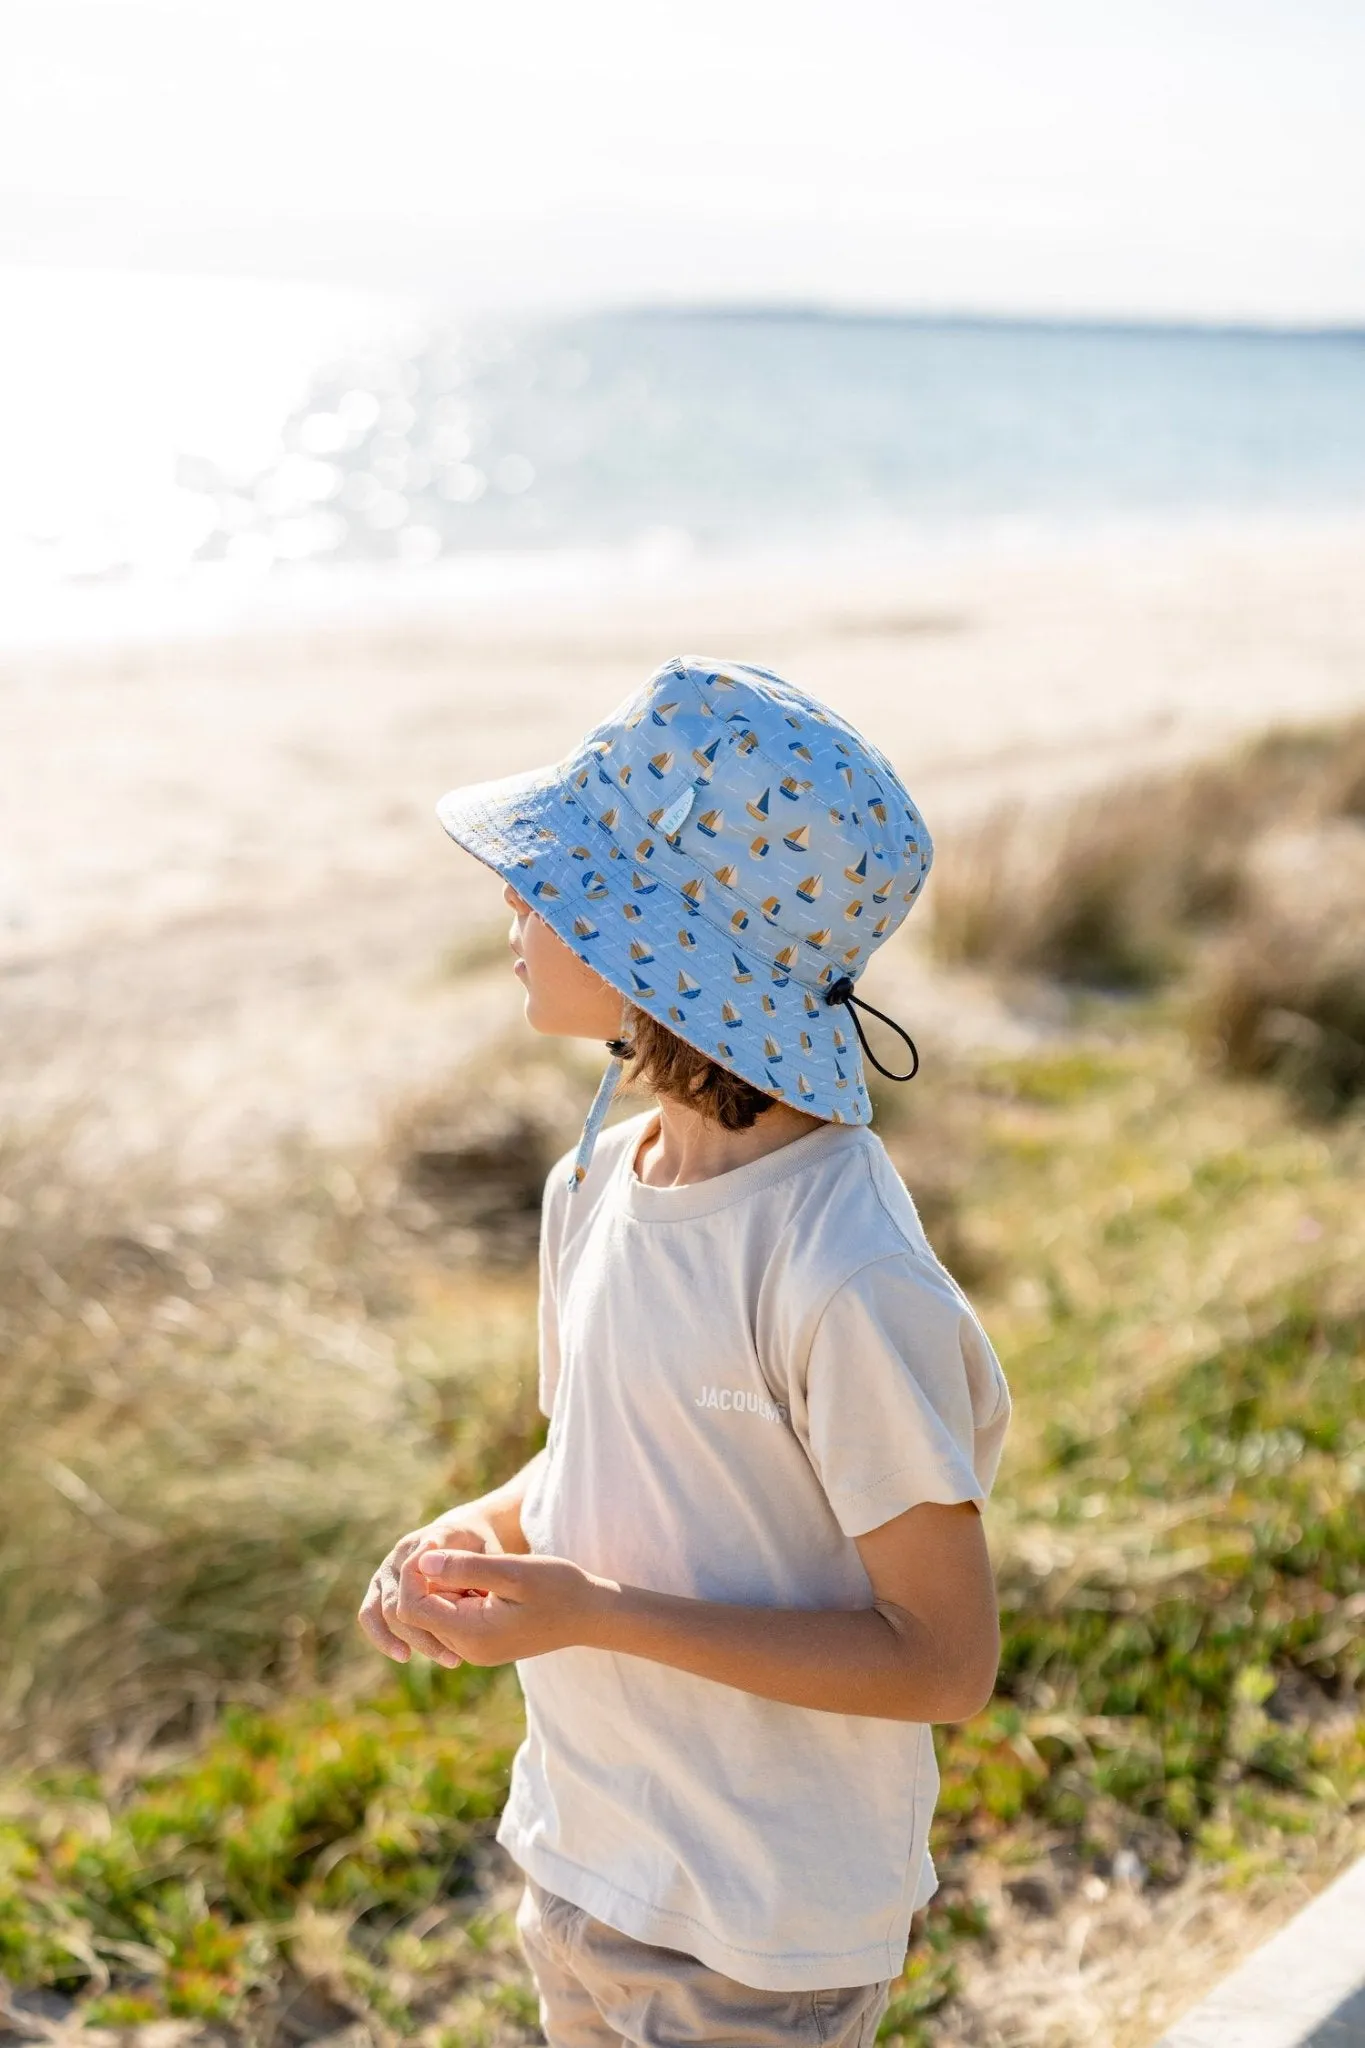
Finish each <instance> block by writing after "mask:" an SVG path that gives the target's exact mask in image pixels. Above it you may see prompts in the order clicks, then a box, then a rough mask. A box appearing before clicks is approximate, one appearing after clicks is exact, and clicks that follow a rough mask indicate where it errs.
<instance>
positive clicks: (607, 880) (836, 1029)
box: [436, 765, 872, 1124]
mask: <svg viewBox="0 0 1365 2048" xmlns="http://www.w3.org/2000/svg"><path fill="white" fill-rule="evenodd" d="M436 815H437V817H438V818H439V819H440V821H441V823H442V825H443V826H444V827H445V829H446V831H447V832H448V833H449V834H450V837H451V838H452V839H453V840H454V841H455V842H456V844H457V845H459V846H462V847H463V848H464V849H465V851H466V852H467V853H472V854H473V855H474V857H475V859H476V860H480V861H482V862H483V863H484V865H485V866H486V867H490V868H492V869H493V871H494V872H495V873H496V874H498V875H500V876H501V877H502V879H503V880H504V881H505V882H509V883H510V884H511V885H512V887H513V888H514V889H515V890H516V891H517V892H518V894H519V895H522V896H524V897H525V898H526V899H527V901H528V902H529V903H530V904H531V907H532V908H533V909H534V911H535V912H536V914H537V916H539V917H542V918H543V919H544V921H545V923H546V924H547V925H549V927H550V929H551V931H553V932H554V934H555V936H556V937H557V938H559V939H562V940H563V942H564V944H565V945H566V946H568V947H570V948H571V950H572V951H573V952H574V953H576V954H577V955H578V957H579V959H580V960H583V961H585V962H586V964H587V965H588V966H589V967H591V968H592V969H593V970H594V971H595V972H596V973H598V974H600V975H601V976H602V978H603V980H604V981H606V982H609V983H610V985H611V986H612V987H613V988H615V989H617V990H619V991H620V993H621V994H622V995H623V996H626V997H628V999H629V1000H630V1001H631V1002H632V1003H634V1004H636V1005H637V1006H638V1008H640V1009H641V1010H643V1011H645V1012H646V1014H647V1015H648V1016H651V1017H653V1018H655V1019H656V1021H657V1022H658V1023H660V1024H662V1025H664V1026H665V1027H666V1028H667V1029H668V1030H670V1031H672V1032H675V1033H676V1034H677V1036H678V1037H679V1038H683V1039H685V1040H686V1041H687V1043H688V1044H689V1045H692V1046H695V1047H696V1049H697V1050H698V1051H699V1052H703V1053H705V1054H706V1055H707V1056H708V1058H710V1059H713V1060H715V1061H717V1062H718V1063H719V1064H720V1065H721V1066H724V1067H727V1068H729V1070H730V1071H731V1072H732V1073H735V1074H738V1075H740V1076H741V1078H742V1079H744V1080H746V1081H748V1082H750V1083H751V1084H752V1085H753V1086H754V1087H755V1088H760V1089H762V1090H763V1092H764V1093H765V1094H768V1095H773V1096H775V1097H776V1098H777V1099H778V1100H779V1101H781V1102H786V1103H789V1104H790V1105H791V1106H792V1107H793V1108H794V1109H800V1110H803V1111H804V1112H805V1113H806V1114H807V1115H808V1116H816V1117H820V1118H822V1119H824V1120H825V1121H826V1122H829V1123H848V1124H865V1123H869V1122H870V1121H871V1118H872V1105H871V1102H870V1100H869V1098H868V1094H867V1088H866V1084H865V1081H864V1078H863V1067H862V1059H861V1055H860V1050H859V1045H858V1040H857V1036H856V1033H855V1032H854V1030H853V1027H852V1023H851V1018H850V1014H849V1013H848V1012H847V1011H846V1010H845V1009H843V1008H842V1006H837V1005H836V1006H831V1005H829V1004H828V1003H826V1002H824V1001H823V999H822V995H821V993H820V992H819V991H818V990H816V989H813V988H810V987H808V986H806V985H805V984H803V983H802V982H800V981H799V980H797V979H795V978H794V977H793V976H791V975H789V974H785V973H783V972H782V971H781V970H780V969H778V968H775V967H773V966H771V965H770V964H769V963H768V961H767V960H765V959H763V958H761V957H760V956H759V955H757V954H756V953H752V952H749V953H746V951H745V949H744V943H743V937H742V934H741V935H740V936H738V937H736V936H735V935H734V934H733V933H732V932H729V931H723V930H721V929H719V928H718V927H717V926H716V925H715V924H713V923H712V922H711V921H710V919H709V918H708V917H707V916H706V915H705V913H704V911H698V910H697V909H696V908H694V906H693V905H691V904H690V903H688V902H687V901H686V899H685V898H684V897H683V895H682V894H681V892H680V891H679V889H678V888H677V886H676V885H675V884H674V883H673V882H672V881H671V880H670V879H669V878H668V876H667V875H666V874H664V873H662V872H649V871H647V869H646V871H644V872H642V871H641V868H640V867H637V866H635V865H634V864H633V863H632V862H631V861H630V860H629V859H627V858H625V857H623V855H622V852H621V849H620V847H619V846H617V845H616V844H615V843H614V842H613V841H612V839H611V838H610V836H609V835H608V834H605V833H603V832H602V831H601V830H600V829H599V827H598V824H597V822H596V821H595V820H594V818H593V817H592V815H591V814H590V813H589V812H588V811H587V810H586V809H584V808H583V806H582V805H581V804H580V803H578V801H577V800H576V798H575V796H574V792H573V790H572V787H571V786H569V785H567V784H566V781H565V778H564V771H563V767H562V765H560V766H552V767H546V768H535V769H531V770H530V771H529V772H527V773H524V774H520V775H509V776H505V777H503V778H501V779H500V780H498V781H493V782H477V783H470V784H468V785H466V786H465V787H463V788H461V789H452V790H450V791H449V792H448V793H447V794H446V795H445V796H443V797H442V798H441V800H440V802H439V803H438V804H437V806H436ZM594 842H596V843H594Z"/></svg>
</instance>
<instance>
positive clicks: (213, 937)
mask: <svg viewBox="0 0 1365 2048" xmlns="http://www.w3.org/2000/svg"><path fill="white" fill-rule="evenodd" d="M336 573H337V574H338V575H339V576H340V575H342V574H343V573H344V572H343V571H341V570H340V569H338V571H337V572H336ZM403 588H404V589H405V590H407V591H408V592H412V591H414V590H417V589H419V588H420V586H419V585H418V583H417V580H416V579H412V578H410V579H408V581H407V583H406V584H405V585H404V586H403ZM674 652H701V653H711V654H715V655H717V656H723V657H731V658H739V659H750V660H755V661H758V662H761V663H763V664H764V665H766V666H770V667H772V668H775V669H776V670H777V671H778V672H779V673H781V674H783V675H785V676H788V677H789V678H790V679H791V680H793V681H795V682H797V683H799V684H801V685H802V686H803V687H805V688H807V689H809V690H811V691H812V692H814V693H815V694H816V695H817V696H819V697H821V698H823V699H824V700H825V701H827V702H828V703H830V704H831V705H833V706H835V707H836V708H837V709H838V710H839V711H841V712H843V713H845V714H846V715H848V716H849V717H851V718H852V719H853V720H854V721H855V722H856V723H858V724H859V725H862V726H864V727H865V728H866V729H867V731H868V732H869V733H870V734H871V735H872V736H873V737H874V738H875V739H876V740H877V741H878V743H879V744H880V745H881V746H882V747H883V749H884V750H885V751H886V752H887V753H888V754H889V755H890V756H891V758H892V759H893V761H894V762H895V764H896V766H897V768H898V769H899V770H900V772H901V773H902V774H903V776H904V778H905V780H906V782H907V784H908V785H909V787H910V788H911V790H912V791H913V793H914V794H915V796H916V798H917V800H918V801H919V802H920V803H921V805H922V807H923V809H924V811H925V814H926V816H927V818H928V821H929V823H930V826H931V829H933V830H934V831H935V833H936V835H937V837H938V839H939V841H940V847H941V849H942V850H945V851H946V849H947V848H948V847H950V845H951V839H952V833H953V831H954V828H956V827H958V826H960V825H962V824H964V823H965V822H967V821H969V820H971V819H972V818H975V817H979V816H980V815H981V814H982V813H983V812H984V811H986V810H988V809H989V808H990V807H992V806H993V805H996V804H1000V803H1011V804H1013V803H1023V804H1035V803H1041V802H1045V801H1047V800H1048V799H1049V798H1050V797H1052V796H1054V795H1056V794H1059V793H1062V792H1065V791H1067V790H1069V789H1073V788H1077V787H1080V786H1083V785H1086V784H1093V783H1096V782H1103V781H1105V780H1109V779H1113V778H1115V777H1117V776H1121V775H1124V774H1127V773H1130V772H1133V771H1136V770H1139V769H1141V768H1143V767H1145V766H1148V765H1153V764H1157V763H1161V762H1167V761H1172V760H1176V759H1180V758H1185V757H1190V756H1194V755H1197V754H1200V753H1204V752H1207V751H1210V750H1212V749H1215V748H1217V747H1220V746H1222V745H1224V744H1225V743H1226V742H1227V741H1229V740H1230V739H1231V738H1233V737H1235V736H1236V735H1238V734H1243V733H1250V732H1254V731H1259V730H1261V729H1263V728H1265V727H1266V726H1268V725H1271V724H1274V723H1277V722H1286V721H1311V720H1313V719H1317V718H1323V717H1327V716H1331V715H1338V714H1341V713H1344V712H1348V711H1351V710H1358V709H1360V708H1361V707H1362V706H1365V523H1362V524H1353V523H1350V522H1348V521H1346V520H1345V519H1341V518H1338V519H1335V520H1332V521H1319V522H1312V521H1297V522H1291V521H1289V520H1287V519H1286V520H1282V521H1279V522H1277V523H1273V524H1272V523H1270V522H1269V521H1267V522H1266V523H1264V524H1255V523H1252V522H1250V521H1248V520H1243V521H1241V522H1240V523H1221V524H1220V523H1217V522H1214V521H1207V522H1204V523H1202V524H1200V523H1197V522H1188V523H1186V524H1184V525H1167V526H1165V527H1164V528H1163V527H1159V526H1155V525H1154V526H1152V527H1151V528H1149V529H1146V530H1144V529H1142V528H1140V527H1136V526H1132V525H1130V526H1128V527H1127V528H1124V529H1120V528H1118V527H1111V528H1097V529H1096V530H1095V532H1094V533H1093V534H1092V535H1091V536H1090V537H1084V536H1082V535H1077V534H1073V535H1072V536H1071V537H1069V538H1061V537H1056V536H1054V537H1052V538H1044V537H1042V536H1041V535H1039V534H1037V533H1032V532H1030V533H1025V534H1020V535H1018V536H1016V537H1015V538H1013V539H1008V538H1000V537H996V538H995V539H993V540H991V541H990V542H989V543H988V542H985V541H981V540H977V541H968V540H965V539H964V540H960V541H959V542H956V543H954V544H952V545H948V544H945V545H944V546H942V547H941V548H935V549H931V548H928V547H921V548H919V549H917V550H914V551H908V550H907V551H905V552H904V553H902V554H901V555H900V556H899V557H897V556H895V555H893V554H891V553H889V552H887V551H883V552H881V553H879V554H876V555H869V556H868V557H867V558H862V557H860V556H858V554H857V553H856V552H855V551H853V550H851V549H849V548H848V547H844V548H842V549H841V550H840V551H839V552H838V553H837V555H832V556H830V557H828V558H822V557H821V556H819V555H818V554H815V553H812V554H811V555H809V556H808V557H807V558H805V559H803V560H802V561H800V562H796V561H794V560H791V559H788V560H782V559H779V558H773V559H771V560H769V561H766V562H764V561H762V560H758V559H753V558H751V559H747V560H741V559H737V558H729V559H727V560H726V561H725V562H724V563H723V564H714V565H709V566H708V565H706V564H689V563H687V562H682V563H679V564H674V565H670V566H667V568H666V569H660V570H659V571H658V572H657V573H655V574H652V575H648V576H645V575H639V574H636V575H634V576H630V577H626V576H622V577H619V578H617V579H616V581H615V582H613V581H612V579H611V578H610V577H598V578H595V579H592V580H585V582H584V585H583V587H582V588H581V589H578V590H575V589H574V587H573V586H572V584H571V583H567V584H561V586H560V587H558V588H549V589H545V588H542V589H541V590H539V591H538V592H537V591H535V590H531V589H528V590H527V591H526V592H524V593H522V594H521V595H518V594H517V593H516V592H515V591H512V592H510V593H509V592H506V591H505V592H503V593H502V594H501V595H500V596H498V597H497V599H496V601H495V600H493V599H487V600H484V601H477V602H476V601H474V600H472V599H465V600H463V601H461V602H459V603H455V602H452V603H448V604H444V605H442V604H439V603H436V602H433V601H432V600H431V599H430V598H424V599H422V600H421V601H420V602H419V601H417V599H416V598H414V597H411V596H409V597H407V598H405V599H404V601H403V602H402V603H398V602H395V603H394V605H393V606H392V607H391V609H390V612H389V615H388V616H384V615H382V614H381V613H379V612H377V611H375V610H373V609H372V610H371V611H370V612H368V613H366V614H364V615H362V616H358V617H354V618H349V619H346V618H342V619H340V620H339V621H338V622H337V623H335V624H328V623H327V622H326V621H324V620H316V619H314V620H310V621H308V622H307V623H303V624H299V625H287V624H280V625H275V626H272V627H271V628H269V629H268V630H265V629H260V628H258V629H255V630H239V631H236V632H230V633H222V634H218V635H207V636H199V637H194V638H184V639H181V640H178V641H169V640H158V639H154V638H149V637H144V638H142V639H140V640H136V641H134V640H129V641H127V642H124V643H123V644H117V645H106V646H102V647H100V648H98V649H97V650H94V651H92V650H90V649H67V650H60V649H52V648H48V649H44V648H42V647H34V646H27V647H23V648H15V649H13V650H11V651H9V652H5V653H0V728H2V729H3V741H2V742H0V810H2V811H3V817H4V821H5V825H4V843H3V852H2V853H0V1120H2V1121H3V1123H4V1125H5V1126H6V1127H8V1128H11V1129H13V1128H15V1127H24V1128H32V1127H35V1126H38V1125H47V1126H54V1125H55V1126H59V1127H61V1128H62V1129H63V1130H64V1131H66V1132H67V1133H68V1136H69V1149H70V1156H71V1158H72V1160H73V1162H75V1163H78V1164H79V1165H80V1166H81V1167H82V1168H83V1169H84V1170H89V1171H95V1172H98V1171H103V1170H105V1169H107V1168H111V1167H116V1166H118V1165H120V1164H121V1163H122V1162H124V1161H126V1160H128V1159H129V1158H134V1157H139V1156H143V1155H156V1156H158V1157H159V1158H161V1159H162V1160H163V1161H164V1160H169V1161H172V1162H173V1163H174V1165H175V1167H176V1169H177V1171H179V1172H183V1173H184V1174H186V1175H188V1176H190V1177H192V1178H196V1177H202V1176H206V1175H208V1176H211V1175H214V1174H218V1173H221V1172H224V1171H228V1170H235V1169H237V1168H242V1167H247V1166H253V1165H259V1163H260V1161H261V1159H262V1157H263V1156H264V1155H265V1154H266V1153H268V1152H269V1150H270V1148H271V1147H272V1146H274V1145H277V1144H278V1143H279V1142H280V1141H281V1140H284V1139H289V1138H303V1139H306V1140H308V1141H316V1142H320V1143H324V1144H330V1143H350V1142H363V1141H365V1140H366V1139H368V1138H369V1137H370V1136H372V1135H373V1133H374V1131H375V1130H376V1129H377V1128H378V1127H379V1126H380V1125H381V1123H382V1121H383V1119H384V1118H385V1117H386V1116H387V1115H389V1114H390V1113H391V1112H392V1110H393V1108H394V1106H395V1105H396V1104H399V1103H401V1102H402V1101H404V1100H405V1099H408V1098H409V1097H411V1096H412V1095H414V1094H420V1093H421V1092H423V1091H425V1090H430V1089H432V1088H435V1087H436V1086H438V1085H439V1083H440V1081H441V1079H442V1077H443V1076H444V1075H445V1074H447V1073H448V1072H449V1071H450V1069H451V1068H452V1066H453V1065H455V1064H457V1063H458V1062H459V1061H461V1060H462V1059H464V1058H466V1057H467V1056H468V1055H469V1054H470V1053H471V1052H472V1051H473V1050H475V1049H476V1048H477V1047H478V1045H480V1044H481V1043H483V1042H485V1041H486V1040H487V1039H488V1038H489V1037H490V1036H492V1035H495V1034H504V1033H511V1032H513V1031H516V1030H518V1029H520V1028H521V1027H520V1024H519V1010H520V992H519V990H518V989H517V987H516V985H515V983H514V982H513V981H512V980H511V977H510V975H509V974H508V972H507V969H506V965H505V958H504V956H503V955H502V953H501V948H500V945H499V941H498V931H499V925H500V920H501V919H502V918H503V917H504V915H505V913H504V912H503V910H502V907H501V904H500V900H499V885H498V884H497V883H496V882H495V881H494V880H493V878H492V877H491V876H489V875H487V874H485V873H484V872H483V871H482V870H481V869H479V868H477V867H476V865H475V864H474V863H473V862H471V861H470V860H469V859H468V858H467V857H465V856H463V855H462V854H460V853H458V852H457V851H456V850H455V849H453V848H451V847H450V846H449V845H448V844H447V843H446V842H445V841H444V840H443V839H442V837H441V834H440V830H439V827H438V826H437V825H436V822H435V820H434V817H433V815H432V806H433V803H434V801H435V799H436V797H437V796H438V795H439V794H440V793H441V791H442V790H443V789H445V788H446V787H448V786H450V785H452V784H455V783H459V782H464V781H469V780H473V779H477V778H479V777H483V776H495V775H500V774H506V773H509V772H511V771H513V770H515V769H518V768H521V767H525V766H529V765H534V764H537V763H540V762H546V761H551V760H554V759H556V758H558V757H559V756H560V755H561V754H562V753H563V752H565V751H566V750H567V749H568V747H569V746H570V745H571V744H572V743H573V742H574V741H575V740H576V738H577V737H578V736H579V735H580V734H581V732H582V731H583V730H584V729H585V727H586V726H587V725H588V724H590V723H591V722H592V721H593V720H594V719H595V718H596V717H598V716H600V715H601V714H602V713H603V712H604V711H605V710H607V709H609V708H610V707H611V706H612V705H614V704H615V703H617V702H618V701H619V700H620V699H621V698H623V697H624V696H625V695H626V694H627V693H628V692H629V691H630V690H632V689H633V688H634V687H636V686H637V685H638V683H639V682H640V681H641V680H642V679H643V677H644V676H645V675H647V674H648V673H649V672H650V670H651V669H652V668H653V667H654V666H656V665H657V663H658V662H659V661H661V660H663V659H665V658H666V657H667V656H668V655H669V654H671V653H674ZM874 984H875V986H874ZM868 989H869V992H871V993H872V994H873V996H874V999H875V994H876V991H877V990H881V991H882V992H883V993H888V992H894V994H895V995H896V996H897V998H898V999H901V1000H902V1001H906V1002H908V1003H909V1005H910V1008H911V1014H913V1015H914V1016H916V1017H917V1018H918V1019H920V1020H921V1022H923V1020H924V1019H926V1018H927V1019H928V1024H929V1028H930V1029H931V1031H932V1030H943V1031H950V1030H952V1029H953V1025H954V1018H955V1016H957V1015H959V1014H960V1016H961V1019H962V1029H963V1030H964V1031H969V1032H971V1033H973V1034H975V1035H978V1036H979V1035H980V1034H981V1033H982V1032H983V1031H989V1030H990V1029H991V1028H993V1027H992V1020H993V1019H994V1022H995V1023H996V1024H998V1026H999V1028H1000V1029H1001V1030H1002V1031H1003V1030H1007V1029H1008V1028H1009V1019H1008V1018H1007V1017H1006V1016H1005V1015H1004V1014H1003V1013H1002V1012H1000V1011H999V1009H998V1006H997V1007H996V1008H995V1009H994V1010H993V1011H992V1010H990V1008H989V1004H988V999H987V998H986V997H985V996H984V995H982V996H981V997H980V999H979V1001H978V1000H976V998H975V997H973V998H972V999H971V1001H969V1000H968V993H967V992H959V991H956V990H954V989H952V988H949V989H948V990H947V991H946V992H945V988H944V984H943V983H942V981H941V979H940V978H937V977H935V976H933V975H932V974H931V972H930V969H929V968H928V966H927V963H926V961H925V958H924V949H923V945H922V942H920V943H917V941H916V939H915V935H914V932H913V929H907V932H906V933H905V935H904V936H903V937H902V939H901V940H899V941H898V942H897V945H896V947H895V948H893V949H891V951H890V953H889V954H888V956H887V958H886V959H885V961H884V962H878V963H877V965H876V968H875V970H874V973H873V974H872V975H870V976H869V980H868ZM991 1000H992V1001H993V1000H994V999H991Z"/></svg>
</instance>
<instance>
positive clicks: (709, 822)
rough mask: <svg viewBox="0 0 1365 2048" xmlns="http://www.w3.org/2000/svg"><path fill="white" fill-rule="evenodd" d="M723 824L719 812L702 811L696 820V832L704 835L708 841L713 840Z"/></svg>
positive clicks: (723, 820) (722, 818)
mask: <svg viewBox="0 0 1365 2048" xmlns="http://www.w3.org/2000/svg"><path fill="white" fill-rule="evenodd" d="M724 823H725V819H724V817H723V816H722V814H721V813H720V812H719V811H703V812H702V814H701V816H700V817H699V818H698V819H697V830H698V831H699V832H702V833H704V834H705V835H706V837H707V838H708V839H714V838H715V836H716V834H717V832H719V831H720V829H721V827H722V826H723V825H724Z"/></svg>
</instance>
